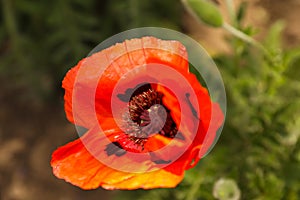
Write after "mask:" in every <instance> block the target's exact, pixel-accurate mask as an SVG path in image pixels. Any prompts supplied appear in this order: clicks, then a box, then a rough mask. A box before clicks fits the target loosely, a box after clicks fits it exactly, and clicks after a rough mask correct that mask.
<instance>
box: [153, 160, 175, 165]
mask: <svg viewBox="0 0 300 200" xmlns="http://www.w3.org/2000/svg"><path fill="white" fill-rule="evenodd" d="M153 162H154V163H155V164H158V165H159V164H168V163H171V160H153Z"/></svg>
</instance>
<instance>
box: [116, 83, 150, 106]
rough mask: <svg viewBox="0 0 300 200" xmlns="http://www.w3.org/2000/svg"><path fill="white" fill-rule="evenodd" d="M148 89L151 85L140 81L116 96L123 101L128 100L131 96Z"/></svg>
mask: <svg viewBox="0 0 300 200" xmlns="http://www.w3.org/2000/svg"><path fill="white" fill-rule="evenodd" d="M149 89H151V85H150V84H149V83H141V84H138V85H137V86H135V87H134V88H128V89H127V90H126V91H125V93H124V94H118V95H117V97H118V98H119V99H120V100H121V101H123V102H129V101H130V100H131V99H132V97H134V96H136V95H139V94H142V93H143V92H146V91H147V90H149Z"/></svg>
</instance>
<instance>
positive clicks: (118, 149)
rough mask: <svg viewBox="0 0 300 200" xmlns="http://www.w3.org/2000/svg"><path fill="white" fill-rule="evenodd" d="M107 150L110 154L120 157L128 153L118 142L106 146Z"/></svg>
mask: <svg viewBox="0 0 300 200" xmlns="http://www.w3.org/2000/svg"><path fill="white" fill-rule="evenodd" d="M105 151H106V153H107V155H108V156H111V155H116V156H118V157H120V156H123V155H124V154H125V153H126V151H125V150H124V149H123V148H122V146H121V145H120V144H119V143H118V142H113V143H110V144H108V145H107V146H106V148H105Z"/></svg>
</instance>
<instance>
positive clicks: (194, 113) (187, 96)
mask: <svg viewBox="0 0 300 200" xmlns="http://www.w3.org/2000/svg"><path fill="white" fill-rule="evenodd" d="M185 96H186V99H187V103H188V104H189V107H190V109H191V111H192V113H193V115H194V117H196V118H197V119H198V114H197V111H196V109H195V108H194V106H193V105H192V103H191V101H190V96H191V95H190V93H186V94H185Z"/></svg>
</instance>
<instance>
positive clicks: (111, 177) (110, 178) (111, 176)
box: [51, 133, 183, 189]
mask: <svg viewBox="0 0 300 200" xmlns="http://www.w3.org/2000/svg"><path fill="white" fill-rule="evenodd" d="M88 134H89V133H88ZM93 134H94V133H93ZM99 153H104V152H99ZM117 159H118V158H117ZM120 160H121V159H120ZM116 162H118V161H116ZM135 162H136V161H134V160H128V161H127V162H120V163H119V164H120V165H128V164H129V165H133V164H134V163H135ZM51 166H52V167H53V173H54V174H55V176H57V177H58V178H61V179H65V180H66V181H67V182H70V183H72V184H74V185H76V186H78V187H81V188H82V189H95V188H97V187H100V186H102V187H103V188H106V189H138V188H144V189H150V188H160V187H163V188H167V187H175V186H176V185H177V184H178V183H179V182H180V181H181V180H182V178H183V174H181V175H176V174H173V173H171V172H168V171H166V170H164V169H158V170H155V171H151V172H144V173H134V172H132V173H130V172H122V171H119V170H116V169H113V168H111V167H109V166H106V165H105V164H103V163H101V162H100V161H98V160H97V159H96V158H95V157H94V156H93V155H92V154H91V153H90V152H89V151H88V150H87V149H86V147H85V145H84V144H83V142H82V140H81V139H77V140H75V141H74V142H71V143H69V144H67V145H65V146H63V147H60V148H58V149H57V150H56V151H55V152H54V153H53V155H52V160H51Z"/></svg>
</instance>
